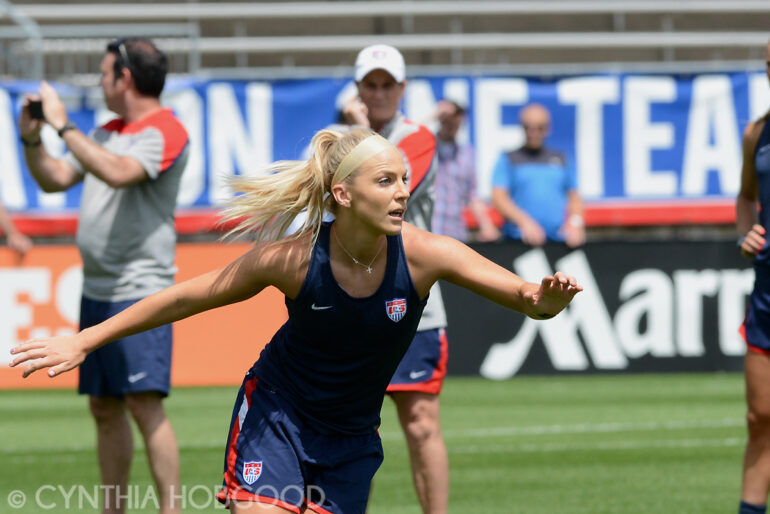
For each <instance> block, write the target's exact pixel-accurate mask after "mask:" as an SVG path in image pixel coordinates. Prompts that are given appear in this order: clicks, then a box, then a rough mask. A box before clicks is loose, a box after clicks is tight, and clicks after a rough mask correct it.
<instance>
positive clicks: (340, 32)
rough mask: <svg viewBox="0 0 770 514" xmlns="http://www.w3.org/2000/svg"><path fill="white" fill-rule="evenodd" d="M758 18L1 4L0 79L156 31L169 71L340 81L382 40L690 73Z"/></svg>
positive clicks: (749, 3)
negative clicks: (358, 55) (115, 39)
mask: <svg viewBox="0 0 770 514" xmlns="http://www.w3.org/2000/svg"><path fill="white" fill-rule="evenodd" d="M768 14H770V2H767V1H766V0H731V1H729V2H725V1H723V0H716V1H714V0H680V1H678V2H671V1H668V0H646V1H639V0H553V1H548V2H543V1H529V0H520V1H504V0H481V1H474V2H464V1H457V0H445V1H435V0H413V1H366V2H360V1H359V2H356V1H337V2H328V1H320V0H318V1H312V0H311V1H307V0H306V1H302V2H272V3H270V2H212V1H208V2H194V1H192V2H191V1H188V0H177V1H169V0H166V1H165V2H162V3H157V2H149V1H141V2H132V3H127V2H125V0H123V1H114V2H110V1H104V0H100V1H98V2H97V1H83V0H81V1H80V2H78V3H70V2H66V3H64V2H62V3H57V4H53V3H48V4H43V3H39V2H33V1H26V0H14V1H13V2H10V1H7V0H0V76H3V75H4V76H15V77H29V78H35V75H42V74H43V73H44V74H45V76H46V77H49V78H59V79H61V78H64V77H72V76H73V75H75V74H82V73H93V71H94V69H95V68H96V64H95V63H98V59H99V57H100V56H101V53H102V51H103V49H104V44H105V42H106V40H107V39H108V38H110V37H112V36H124V35H129V34H137V35H147V36H153V37H155V38H156V39H157V40H158V41H159V43H160V44H161V45H162V47H163V48H164V49H165V50H166V51H168V52H169V53H170V54H171V56H172V62H171V65H172V71H173V72H176V73H196V74H202V73H206V74H214V75H216V74H219V75H229V76H233V75H238V74H240V75H244V76H249V75H254V74H257V73H258V74H259V76H262V77H264V76H292V75H294V76H297V75H303V74H308V73H309V72H310V73H313V74H317V73H318V72H319V71H322V72H323V73H324V74H326V75H336V74H340V75H342V74H348V73H349V65H350V61H351V55H352V54H353V53H354V52H355V51H356V50H357V49H359V48H361V47H362V46H364V45H367V44H370V43H375V42H384V41H386V42H389V43H391V44H394V45H396V46H398V47H399V48H400V49H401V50H402V51H403V52H404V54H405V57H406V58H407V60H408V62H409V63H410V69H411V70H412V72H418V73H419V72H421V71H422V72H427V71H430V70H432V69H441V70H447V69H452V68H456V69H462V70H464V71H466V72H467V71H472V70H473V69H474V67H475V68H479V69H481V70H483V71H486V72H489V71H494V70H495V69H506V70H510V69H511V66H516V67H517V68H518V69H520V70H521V71H522V72H537V71H538V70H543V72H544V73H548V72H553V71H557V72H560V73H564V72H569V71H570V70H580V71H585V70H586V69H587V68H586V66H588V67H591V66H592V65H593V66H594V67H598V66H601V67H603V68H606V67H607V66H608V65H611V64H612V63H617V64H620V65H623V67H624V69H629V67H633V66H637V67H638V66H643V65H644V64H645V63H652V64H654V65H655V69H658V70H660V69H662V67H664V66H667V65H668V66H673V67H675V69H677V70H680V71H681V70H686V69H687V67H694V68H696V69H701V70H702V69H703V68H704V67H718V66H720V65H724V64H725V63H730V65H732V66H733V67H734V66H735V63H736V61H745V62H752V63H753V64H754V65H755V64H756V62H757V60H760V59H762V58H763V54H762V47H763V45H764V44H765V43H766V42H767V26H766V20H767V15H768ZM715 27H718V28H715ZM36 59H37V60H36ZM255 69H258V70H255Z"/></svg>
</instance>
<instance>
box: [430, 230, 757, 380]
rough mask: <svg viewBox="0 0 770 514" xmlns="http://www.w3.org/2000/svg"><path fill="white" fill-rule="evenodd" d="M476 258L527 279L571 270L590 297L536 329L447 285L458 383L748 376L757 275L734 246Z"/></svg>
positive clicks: (652, 246) (512, 251) (635, 246)
mask: <svg viewBox="0 0 770 514" xmlns="http://www.w3.org/2000/svg"><path fill="white" fill-rule="evenodd" d="M474 249H476V250H477V251H479V252H480V253H481V254H482V255H484V256H485V257H487V258H489V259H492V260H493V261H495V262H496V263H497V264H499V265H501V266H504V267H506V268H508V269H511V270H513V271H514V272H515V273H517V274H518V275H520V276H521V277H524V278H526V279H527V280H530V281H537V282H539V281H540V279H541V278H542V277H543V276H545V275H548V274H552V273H554V272H555V271H563V272H565V273H567V274H570V275H574V276H575V277H577V278H578V280H579V281H580V283H581V284H582V285H583V287H584V288H585V290H584V291H583V292H581V293H579V294H578V295H577V296H576V297H575V299H574V300H573V301H572V303H571V304H570V305H569V307H568V308H567V309H566V310H565V311H564V312H562V313H560V314H559V315H558V316H556V317H555V318H553V319H550V320H547V321H536V320H533V319H530V318H526V317H523V316H522V315H520V314H518V313H515V312H512V311H509V310H507V309H505V308H503V307H500V306H498V305H496V304H493V303H491V302H489V301H487V300H485V299H483V298H480V297H478V296H476V295H475V294H473V293H471V292H469V291H467V290H465V289H461V288H459V287H456V286H453V285H451V284H443V285H442V293H443V297H444V303H445V305H446V308H447V316H448V319H449V327H448V328H447V336H448V339H449V351H450V353H449V368H448V370H449V373H450V374H453V375H477V374H480V375H481V376H484V377H486V378H490V379H506V378H510V377H512V376H514V375H521V374H551V373H597V372H613V373H618V372H647V371H652V372H662V371H682V372H684V371H715V370H730V371H736V370H740V369H742V364H743V355H744V353H745V343H744V341H743V339H742V337H741V336H740V334H739V333H738V329H739V327H740V325H741V323H742V322H743V318H744V315H745V312H746V305H747V300H748V294H749V293H750V292H751V288H752V286H753V283H754V270H753V269H752V268H751V261H749V260H747V259H743V258H742V257H741V256H740V254H739V252H738V249H737V248H736V247H735V244H734V243H729V242H722V243H716V242H687V241H670V242H619V241H611V242H596V243H589V244H587V245H586V246H585V247H583V248H581V249H578V250H571V251H570V250H569V249H568V248H567V247H566V246H564V245H557V244H553V245H548V246H546V247H545V248H543V249H532V248H529V247H526V246H524V245H523V244H520V243H513V242H509V243H502V244H480V245H474Z"/></svg>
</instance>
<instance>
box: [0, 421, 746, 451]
mask: <svg viewBox="0 0 770 514" xmlns="http://www.w3.org/2000/svg"><path fill="white" fill-rule="evenodd" d="M744 424H745V421H744V420H743V419H742V418H722V419H696V420H682V421H663V422H659V421H645V422H613V423H578V424H573V425H535V426H530V427H522V426H508V427H488V428H478V429H475V428H473V429H465V430H452V429H449V430H442V433H443V434H444V438H445V439H447V441H449V442H451V440H452V439H463V438H465V439H485V438H489V437H501V436H522V435H535V436H537V435H553V434H612V433H621V432H652V431H658V430H662V431H665V430H690V429H696V430H697V429H708V428H731V427H742V426H743V425H744ZM380 437H381V438H382V439H383V440H385V441H394V440H400V439H402V438H403V437H404V436H403V435H402V434H401V432H400V431H396V430H388V431H385V432H380ZM732 440H733V438H729V439H692V440H691V441H696V443H695V444H694V445H695V446H697V445H698V443H697V441H712V442H713V441H732ZM736 440H737V439H736ZM687 441H689V440H680V439H675V440H672V441H671V443H672V444H674V445H676V444H678V445H679V446H674V447H684V446H686V445H687ZM740 441H745V439H740ZM225 442H226V441H225V438H224V436H223V437H222V439H217V440H211V441H200V442H194V443H187V444H180V445H179V449H180V450H207V449H217V448H222V449H224V446H225ZM659 442H662V441H655V440H648V441H637V442H634V441H617V442H610V443H600V442H597V443H585V444H583V443H578V444H573V443H565V444H561V443H543V444H519V445H513V444H510V445H493V444H484V445H470V446H455V445H453V449H450V452H451V453H463V452H464V450H463V448H469V449H470V450H469V451H468V452H466V453H482V451H481V449H482V448H483V449H484V452H493V451H495V449H494V448H496V447H497V446H500V447H501V448H517V449H515V450H509V451H558V449H559V448H562V449H565V450H567V449H570V448H574V449H579V448H578V447H582V446H585V447H586V448H587V449H602V447H601V446H600V445H602V444H604V445H606V447H607V449H622V448H621V445H624V444H625V445H631V446H627V447H628V448H634V447H639V448H650V447H653V446H654V445H655V444H656V443H659ZM741 444H743V443H741ZM633 445H639V446H633ZM725 445H727V446H732V443H730V444H717V446H725ZM530 447H531V448H540V449H541V450H527V448H530ZM551 447H553V448H554V450H546V449H543V448H551ZM610 447H612V448H610ZM93 449H94V445H93V444H87V445H82V444H80V445H58V446H55V447H52V448H40V449H36V450H30V449H15V448H0V455H19V456H21V455H28V454H30V453H36V454H40V453H43V454H48V455H49V456H52V455H51V454H52V453H62V452H88V451H93Z"/></svg>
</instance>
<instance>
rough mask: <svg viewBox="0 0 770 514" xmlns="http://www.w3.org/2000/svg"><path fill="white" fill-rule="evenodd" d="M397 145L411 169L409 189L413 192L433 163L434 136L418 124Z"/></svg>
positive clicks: (434, 150)
mask: <svg viewBox="0 0 770 514" xmlns="http://www.w3.org/2000/svg"><path fill="white" fill-rule="evenodd" d="M397 146H398V148H399V149H400V150H401V151H402V152H403V153H404V155H405V156H406V160H407V161H408V162H409V169H410V171H411V177H410V178H409V191H410V192H413V191H414V190H415V189H417V187H418V186H419V185H420V183H422V181H423V179H424V178H425V177H426V175H427V174H428V171H430V167H431V165H432V164H433V158H434V156H435V154H436V137H435V136H434V135H433V133H431V131H430V130H428V129H427V127H425V126H423V125H419V128H418V129H417V130H416V131H415V132H413V133H411V134H409V135H408V136H406V137H405V138H404V139H402V140H401V141H399V142H398V145H397Z"/></svg>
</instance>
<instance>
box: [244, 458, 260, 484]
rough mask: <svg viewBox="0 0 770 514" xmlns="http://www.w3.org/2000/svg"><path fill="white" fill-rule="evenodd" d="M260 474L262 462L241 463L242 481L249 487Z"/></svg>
mask: <svg viewBox="0 0 770 514" xmlns="http://www.w3.org/2000/svg"><path fill="white" fill-rule="evenodd" d="M261 474H262V461H261V460H259V461H250V462H244V463H243V480H244V481H245V482H246V483H247V484H249V485H251V484H253V483H254V482H256V481H257V479H259V476H260V475H261Z"/></svg>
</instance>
